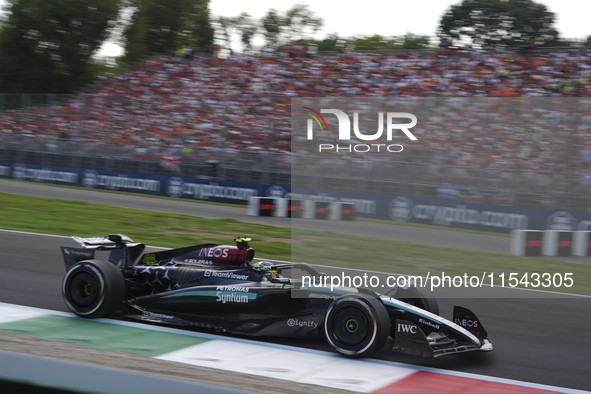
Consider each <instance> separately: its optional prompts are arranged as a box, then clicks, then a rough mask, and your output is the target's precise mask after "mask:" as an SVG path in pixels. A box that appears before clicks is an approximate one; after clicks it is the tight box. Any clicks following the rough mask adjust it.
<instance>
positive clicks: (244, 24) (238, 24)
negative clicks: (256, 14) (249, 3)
mask: <svg viewBox="0 0 591 394" xmlns="http://www.w3.org/2000/svg"><path fill="white" fill-rule="evenodd" d="M233 22H234V26H235V28H236V29H237V30H238V31H239V33H240V41H241V42H242V45H243V46H244V48H245V49H247V50H249V51H251V50H252V39H253V37H254V36H255V35H256V34H257V32H258V30H259V27H258V24H257V22H256V20H254V19H252V17H251V16H250V15H249V14H248V13H246V12H243V13H241V14H240V15H238V16H237V17H236V18H234V20H233Z"/></svg>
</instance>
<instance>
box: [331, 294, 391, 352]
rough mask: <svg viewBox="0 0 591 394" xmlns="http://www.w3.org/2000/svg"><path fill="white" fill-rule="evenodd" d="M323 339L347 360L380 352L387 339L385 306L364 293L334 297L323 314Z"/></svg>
mask: <svg viewBox="0 0 591 394" xmlns="http://www.w3.org/2000/svg"><path fill="white" fill-rule="evenodd" d="M324 330H325V334H326V340H327V341H328V343H329V344H330V346H332V348H333V349H334V350H336V351H337V352H339V353H340V354H342V355H344V356H347V357H355V358H359V357H368V356H371V355H372V354H373V353H375V352H377V351H378V350H380V349H381V348H382V347H383V346H384V345H385V344H386V340H387V339H388V332H389V330H390V318H389V316H388V312H387V311H386V308H385V307H384V305H383V304H382V303H381V302H380V301H379V300H377V299H376V298H374V297H371V296H369V295H366V294H347V295H344V296H342V297H339V298H337V299H336V300H335V301H334V302H333V303H332V304H331V305H330V306H329V307H328V310H327V312H326V318H325V322H324Z"/></svg>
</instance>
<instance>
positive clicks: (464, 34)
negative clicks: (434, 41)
mask: <svg viewBox="0 0 591 394" xmlns="http://www.w3.org/2000/svg"><path fill="white" fill-rule="evenodd" d="M553 25H554V13H552V12H550V11H548V9H547V8H546V6H545V5H543V4H538V3H535V2H534V1H533V0H463V1H462V3H460V4H456V5H452V6H451V7H450V8H449V9H448V10H447V11H446V12H445V14H444V15H443V17H442V18H441V21H440V23H439V29H438V33H437V35H438V36H439V39H440V41H441V43H450V42H451V43H453V44H461V45H471V46H472V47H483V48H490V47H507V46H522V45H523V44H525V43H526V42H528V41H532V40H533V41H535V42H536V44H537V45H546V46H552V45H553V44H554V42H556V41H557V40H558V31H557V30H556V29H555V28H554V26H553Z"/></svg>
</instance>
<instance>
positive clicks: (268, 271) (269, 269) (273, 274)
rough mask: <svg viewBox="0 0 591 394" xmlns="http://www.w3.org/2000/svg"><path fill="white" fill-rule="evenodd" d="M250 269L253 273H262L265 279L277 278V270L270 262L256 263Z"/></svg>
mask: <svg viewBox="0 0 591 394" xmlns="http://www.w3.org/2000/svg"><path fill="white" fill-rule="evenodd" d="M251 267H252V269H253V270H255V271H259V272H262V273H263V274H264V275H265V278H267V279H275V278H277V277H278V273H277V270H276V269H275V266H274V265H273V263H271V262H270V261H257V262H256V263H254V264H253V265H252V266H251Z"/></svg>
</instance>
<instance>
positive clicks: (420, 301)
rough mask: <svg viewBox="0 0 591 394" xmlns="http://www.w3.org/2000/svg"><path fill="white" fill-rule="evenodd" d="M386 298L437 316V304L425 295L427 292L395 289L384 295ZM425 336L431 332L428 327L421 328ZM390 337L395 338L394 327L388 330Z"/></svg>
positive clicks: (410, 287)
mask: <svg viewBox="0 0 591 394" xmlns="http://www.w3.org/2000/svg"><path fill="white" fill-rule="evenodd" d="M386 295H387V296H388V297H392V298H396V299H397V300H400V301H403V302H406V303H407V304H410V305H412V306H416V307H418V308H421V309H424V310H426V311H427V312H431V313H433V314H436V315H439V304H438V303H437V300H436V299H435V298H433V297H429V296H428V295H427V291H421V290H419V289H418V288H417V287H415V286H408V287H395V288H393V289H392V290H390V291H389V292H387V293H386ZM423 332H425V335H429V334H430V333H431V332H432V330H431V329H430V328H428V327H424V328H423ZM390 337H392V338H395V337H396V330H395V328H394V326H392V329H391V330H390Z"/></svg>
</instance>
